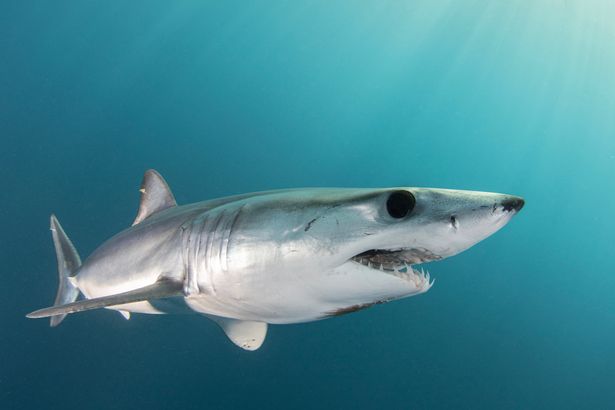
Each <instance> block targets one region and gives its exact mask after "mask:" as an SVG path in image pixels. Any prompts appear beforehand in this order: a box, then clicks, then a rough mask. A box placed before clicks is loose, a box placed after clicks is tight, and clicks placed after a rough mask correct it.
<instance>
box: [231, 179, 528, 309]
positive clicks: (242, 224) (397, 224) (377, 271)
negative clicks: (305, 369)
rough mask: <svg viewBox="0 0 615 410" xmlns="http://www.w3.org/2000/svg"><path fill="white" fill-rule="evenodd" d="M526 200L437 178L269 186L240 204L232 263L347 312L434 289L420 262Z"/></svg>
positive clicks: (288, 297)
mask: <svg viewBox="0 0 615 410" xmlns="http://www.w3.org/2000/svg"><path fill="white" fill-rule="evenodd" d="M523 205H524V201H523V199H522V198H520V197H516V196H510V195H503V194H495V193H486V192H472V191H457V190H445V189H430V188H390V189H375V190H372V189H319V190H295V191H287V192H282V193H273V194H269V195H263V196H261V197H258V198H252V199H251V200H250V201H249V202H244V203H243V204H241V206H242V208H241V209H242V211H241V215H240V216H239V217H238V218H237V223H236V228H237V230H236V232H234V233H232V234H231V235H232V236H231V241H230V243H229V253H228V259H229V266H230V267H232V268H233V269H238V270H241V271H242V272H247V271H250V272H262V275H260V276H256V275H255V276H254V278H258V280H267V281H268V282H267V284H266V285H263V289H264V291H265V292H268V291H271V292H272V293H273V294H275V295H276V298H278V300H284V304H283V306H285V307H286V308H288V306H289V305H290V306H293V305H295V304H296V308H297V310H298V312H297V315H298V316H300V315H306V316H309V315H310V314H311V313H309V312H307V311H309V310H310V309H308V308H305V306H309V305H310V304H311V305H313V304H316V305H320V306H319V307H318V310H319V311H320V312H321V314H323V315H325V316H326V315H327V314H336V313H345V312H347V311H353V310H355V308H358V307H363V306H366V305H369V304H373V303H378V302H382V301H387V300H392V299H396V298H400V297H404V296H410V295H413V294H416V293H421V292H424V291H426V290H427V289H429V287H430V286H431V283H430V281H429V277H428V274H425V273H423V271H422V270H419V269H417V267H416V266H415V265H417V264H420V263H424V262H430V261H437V260H441V259H444V258H447V257H449V256H453V255H455V254H457V253H459V252H462V251H464V250H466V249H468V248H469V247H471V246H472V245H474V244H476V243H478V242H480V241H481V240H483V239H485V238H486V237H488V236H489V235H491V234H493V233H494V232H496V231H497V230H499V229H500V228H501V227H503V226H504V225H505V224H506V223H507V222H508V221H509V220H510V219H511V218H512V216H514V215H515V214H516V213H517V212H519V211H520V210H521V208H522V207H523ZM264 278H268V279H264ZM242 280H243V281H244V282H243V283H244V284H246V276H245V275H244V276H243V279H242ZM298 283H299V284H301V286H297V284H298ZM281 306H282V304H281ZM278 308H279V307H277V306H275V307H274V306H272V307H271V309H272V310H275V309H278ZM304 310H305V311H306V312H304ZM306 319H307V317H306Z"/></svg>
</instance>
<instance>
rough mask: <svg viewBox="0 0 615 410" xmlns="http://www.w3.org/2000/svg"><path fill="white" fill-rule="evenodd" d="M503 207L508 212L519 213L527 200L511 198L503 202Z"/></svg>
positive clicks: (517, 197)
mask: <svg viewBox="0 0 615 410" xmlns="http://www.w3.org/2000/svg"><path fill="white" fill-rule="evenodd" d="M501 205H502V207H503V208H504V210H505V211H507V212H510V211H512V210H514V211H515V212H519V211H520V210H521V208H523V205H525V200H524V199H523V198H521V197H519V196H509V197H507V198H505V199H504V200H503V201H502V202H501Z"/></svg>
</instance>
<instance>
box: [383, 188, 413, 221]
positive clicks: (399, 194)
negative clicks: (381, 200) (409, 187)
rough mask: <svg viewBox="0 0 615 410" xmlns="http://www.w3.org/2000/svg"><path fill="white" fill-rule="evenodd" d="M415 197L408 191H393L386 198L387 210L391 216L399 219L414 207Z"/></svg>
mask: <svg viewBox="0 0 615 410" xmlns="http://www.w3.org/2000/svg"><path fill="white" fill-rule="evenodd" d="M415 203H416V199H414V195H412V194H411V193H410V192H408V191H395V192H393V193H391V195H389V199H387V211H388V213H389V215H391V216H392V217H393V218H396V219H400V218H403V217H404V216H406V215H408V214H409V213H410V211H412V209H413V208H414V204H415Z"/></svg>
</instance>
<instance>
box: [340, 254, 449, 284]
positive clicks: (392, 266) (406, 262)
mask: <svg viewBox="0 0 615 410" xmlns="http://www.w3.org/2000/svg"><path fill="white" fill-rule="evenodd" d="M440 259H442V257H440V256H438V255H435V254H433V253H431V252H430V251H428V250H427V249H420V248H400V249H370V250H368V251H365V252H362V253H360V254H358V255H356V256H353V257H352V258H351V259H350V261H351V262H353V263H355V264H359V265H362V266H364V267H366V268H368V269H371V270H374V271H377V272H381V273H385V274H389V275H393V276H395V277H397V278H399V279H402V280H404V281H407V282H411V283H412V284H414V285H415V286H416V288H417V289H421V290H423V291H426V290H428V289H429V288H430V287H431V285H432V284H433V281H430V274H429V272H428V271H426V270H425V269H423V268H420V269H418V268H416V266H415V265H417V264H420V263H424V262H430V261H435V260H440Z"/></svg>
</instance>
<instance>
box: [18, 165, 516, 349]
mask: <svg viewBox="0 0 615 410" xmlns="http://www.w3.org/2000/svg"><path fill="white" fill-rule="evenodd" d="M140 191H141V203H140V206H139V211H138V214H137V217H136V219H135V221H134V223H133V226H132V227H130V228H128V229H126V230H124V231H122V232H120V233H118V234H117V235H115V236H114V237H112V238H111V239H109V240H108V241H106V242H105V243H103V244H102V245H101V246H100V247H99V248H98V249H96V250H95V251H94V253H92V254H91V255H90V256H89V257H88V258H87V259H86V260H85V261H84V263H83V264H82V263H81V259H80V258H79V255H78V254H77V252H76V250H75V247H74V246H73V244H72V243H71V241H70V240H69V239H68V236H67V235H66V234H65V233H64V230H63V229H62V227H61V226H60V223H59V222H58V220H57V219H56V217H55V216H53V215H52V216H51V231H52V234H53V242H54V245H55V249H56V254H57V259H58V272H59V276H60V284H59V288H58V293H57V296H56V299H55V303H54V306H53V307H49V308H46V309H41V310H37V311H35V312H32V313H30V314H28V315H27V316H28V317H30V318H42V317H51V326H56V325H58V324H59V323H60V322H61V321H62V320H63V319H64V317H65V316H66V315H67V314H69V313H74V312H81V311H85V310H91V309H97V308H101V307H105V308H109V309H114V310H118V311H119V312H120V313H122V315H124V317H125V318H126V319H128V318H130V312H138V313H154V314H156V313H181V312H197V313H201V314H203V315H205V316H207V317H209V318H210V319H212V320H214V321H215V322H216V323H218V324H219V325H220V327H221V328H222V329H223V330H224V332H225V333H226V335H227V336H228V337H229V338H230V339H231V340H232V341H233V342H234V343H235V344H237V345H238V346H240V347H242V348H244V349H247V350H256V349H258V348H259V347H260V346H261V344H262V343H263V341H264V339H265V336H266V334H267V324H268V323H275V324H283V323H299V322H308V321H313V320H318V319H323V318H327V317H330V316H336V315H340V314H345V313H350V312H354V311H357V310H360V309H363V308H365V307H368V306H371V305H373V304H377V303H383V302H387V301H390V300H394V299H399V298H403V297H407V296H412V295H416V294H419V293H423V292H426V291H427V290H428V289H429V288H430V287H431V285H432V282H430V278H429V273H426V272H425V271H424V270H423V269H420V270H419V269H417V268H416V267H415V266H414V265H416V264H419V263H423V262H429V261H436V260H440V259H444V258H447V257H449V256H452V255H455V254H457V253H459V252H461V251H463V250H465V249H467V248H469V247H470V246H472V245H474V244H476V243H477V242H479V241H481V240H483V239H485V238H486V237H488V236H489V235H491V234H493V233H494V232H496V231H497V230H498V229H500V228H501V227H503V226H504V225H505V224H506V223H507V222H508V221H509V220H510V218H511V217H512V216H513V215H515V214H516V213H517V212H518V211H519V210H520V209H521V208H522V207H523V204H524V202H523V199H521V198H519V197H515V196H510V195H503V194H494V193H486V192H472V191H455V190H446V189H431V188H405V187H404V188H385V189H349V188H343V189H323V188H311V189H289V190H278V191H267V192H258V193H253V194H246V195H237V196H232V197H227V198H222V199H215V200H211V201H205V202H199V203H195V204H190V205H184V206H177V203H176V202H175V198H174V197H173V194H172V193H171V190H170V189H169V187H168V185H167V183H166V182H165V181H164V179H163V178H162V177H161V176H160V174H158V173H157V172H156V171H154V170H149V171H147V172H146V173H145V176H144V177H143V183H142V185H141V189H140ZM79 294H82V295H83V296H84V299H83V300H79V301H76V300H77V298H78V296H79Z"/></svg>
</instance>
